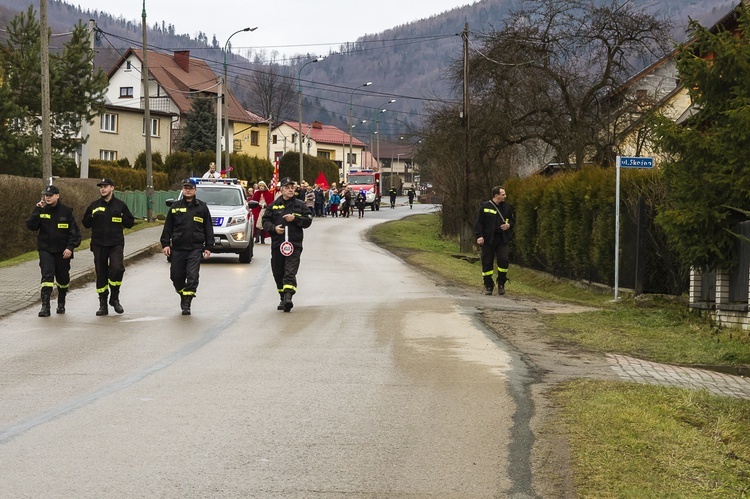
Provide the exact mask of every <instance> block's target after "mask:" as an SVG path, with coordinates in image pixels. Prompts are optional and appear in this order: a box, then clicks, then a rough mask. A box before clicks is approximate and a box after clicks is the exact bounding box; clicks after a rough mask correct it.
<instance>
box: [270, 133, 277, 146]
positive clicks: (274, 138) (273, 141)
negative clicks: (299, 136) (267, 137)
mask: <svg viewBox="0 0 750 499" xmlns="http://www.w3.org/2000/svg"><path fill="white" fill-rule="evenodd" d="M278 140H279V139H278V137H276V134H273V135H272V136H271V143H273V144H275V143H276V142H278Z"/></svg>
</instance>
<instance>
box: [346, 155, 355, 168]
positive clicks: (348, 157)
mask: <svg viewBox="0 0 750 499" xmlns="http://www.w3.org/2000/svg"><path fill="white" fill-rule="evenodd" d="M346 162H347V163H349V164H352V165H356V164H357V155H356V154H351V155H350V154H349V153H346Z"/></svg>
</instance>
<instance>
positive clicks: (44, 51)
mask: <svg viewBox="0 0 750 499" xmlns="http://www.w3.org/2000/svg"><path fill="white" fill-rule="evenodd" d="M39 39H40V47H39V55H40V63H41V66H42V71H41V73H42V74H41V76H42V177H43V182H42V184H43V185H47V184H51V183H52V127H51V125H50V101H49V27H48V23H47V0H39Z"/></svg>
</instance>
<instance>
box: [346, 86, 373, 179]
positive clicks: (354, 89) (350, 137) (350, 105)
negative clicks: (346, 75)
mask: <svg viewBox="0 0 750 499" xmlns="http://www.w3.org/2000/svg"><path fill="white" fill-rule="evenodd" d="M370 85H372V82H371V81H368V82H367V83H363V84H362V85H360V86H358V87H354V88H353V89H352V93H351V94H349V169H350V170H351V168H352V99H354V92H356V91H357V90H359V89H360V88H362V87H369V86H370Z"/></svg>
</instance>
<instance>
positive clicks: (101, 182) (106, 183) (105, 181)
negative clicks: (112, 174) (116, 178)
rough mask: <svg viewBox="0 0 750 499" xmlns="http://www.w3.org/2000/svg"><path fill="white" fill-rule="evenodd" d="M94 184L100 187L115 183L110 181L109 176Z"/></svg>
mask: <svg viewBox="0 0 750 499" xmlns="http://www.w3.org/2000/svg"><path fill="white" fill-rule="evenodd" d="M96 185H97V186H99V187H101V186H103V185H115V183H114V182H113V181H112V179H111V178H103V179H101V180H100V181H99V182H98V183H97V184H96Z"/></svg>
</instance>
